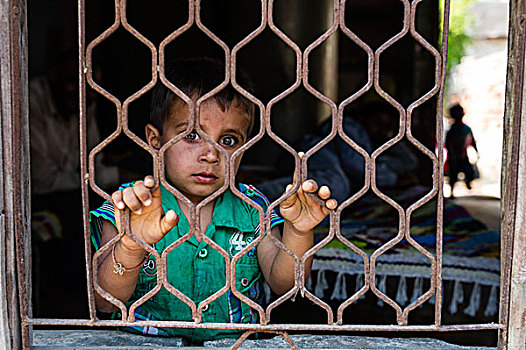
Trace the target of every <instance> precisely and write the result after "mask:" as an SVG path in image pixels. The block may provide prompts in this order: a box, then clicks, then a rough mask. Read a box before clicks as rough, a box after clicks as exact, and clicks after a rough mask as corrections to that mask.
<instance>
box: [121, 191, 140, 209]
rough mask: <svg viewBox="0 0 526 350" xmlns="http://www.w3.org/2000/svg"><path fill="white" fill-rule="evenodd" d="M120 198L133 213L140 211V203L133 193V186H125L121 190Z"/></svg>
mask: <svg viewBox="0 0 526 350" xmlns="http://www.w3.org/2000/svg"><path fill="white" fill-rule="evenodd" d="M122 198H123V200H124V203H125V204H126V205H127V206H128V208H130V210H131V211H133V212H134V213H135V214H140V213H142V204H141V202H140V201H139V199H138V198H137V196H136V195H135V192H134V191H133V188H131V187H126V188H125V189H124V190H122Z"/></svg>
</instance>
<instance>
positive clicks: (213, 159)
mask: <svg viewBox="0 0 526 350" xmlns="http://www.w3.org/2000/svg"><path fill="white" fill-rule="evenodd" d="M199 160H200V161H202V162H207V163H219V151H218V150H217V149H216V148H215V147H214V146H213V145H212V144H211V143H208V142H203V152H202V153H201V155H200V156H199Z"/></svg>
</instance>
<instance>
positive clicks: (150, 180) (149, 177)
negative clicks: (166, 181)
mask: <svg viewBox="0 0 526 350" xmlns="http://www.w3.org/2000/svg"><path fill="white" fill-rule="evenodd" d="M144 185H145V186H146V187H148V188H152V187H153V186H155V179H154V178H153V176H152V175H147V176H146V177H145V178H144Z"/></svg>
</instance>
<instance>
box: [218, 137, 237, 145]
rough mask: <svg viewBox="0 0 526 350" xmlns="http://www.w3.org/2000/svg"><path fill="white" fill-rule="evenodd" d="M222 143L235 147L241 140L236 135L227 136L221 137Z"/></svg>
mask: <svg viewBox="0 0 526 350" xmlns="http://www.w3.org/2000/svg"><path fill="white" fill-rule="evenodd" d="M221 143H222V144H223V145H225V146H228V147H233V146H235V145H237V144H238V143H239V140H238V139H237V137H235V136H225V137H223V138H222V139H221Z"/></svg>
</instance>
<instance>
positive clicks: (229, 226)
mask: <svg viewBox="0 0 526 350" xmlns="http://www.w3.org/2000/svg"><path fill="white" fill-rule="evenodd" d="M123 186H126V185H123ZM239 187H240V190H241V192H242V193H244V194H245V195H246V196H247V197H248V198H250V199H252V200H253V201H254V202H256V203H257V204H259V205H260V206H261V207H262V208H263V210H265V211H266V209H267V207H268V205H269V203H268V200H267V199H266V198H265V196H264V195H262V194H261V193H260V192H259V191H257V189H255V188H254V187H253V186H250V185H244V184H240V185H239ZM161 202H162V206H163V209H164V211H165V212H167V211H168V210H170V209H173V210H174V211H175V212H176V213H177V215H179V222H178V224H177V226H176V227H174V228H173V229H172V230H171V231H170V232H168V233H167V234H166V236H165V237H164V238H163V239H162V240H160V241H159V242H158V243H157V244H155V249H156V250H157V252H159V254H160V255H161V254H162V252H163V251H164V250H165V249H167V248H168V246H170V244H172V243H173V242H175V241H176V240H178V239H180V238H181V237H183V236H184V235H186V234H187V233H188V232H189V231H190V225H189V223H188V220H187V218H186V217H185V215H184V214H183V213H182V211H181V209H180V207H179V204H178V202H177V200H176V198H175V197H174V196H173V195H172V194H171V193H170V192H169V191H168V190H166V189H165V188H164V187H161ZM110 208H111V210H109V209H110ZM95 217H98V218H100V219H106V220H110V221H111V222H112V223H113V224H115V219H114V215H113V205H111V203H109V202H106V203H105V204H104V205H103V206H102V207H101V208H99V209H97V210H94V211H92V212H91V216H90V221H91V227H92V240H93V243H94V245H95V248H96V249H98V248H99V246H100V228H101V227H102V223H101V220H95ZM282 222H283V219H282V218H280V217H279V216H277V215H276V214H275V213H272V215H271V226H272V227H273V226H275V225H277V224H279V223H282ZM259 227H260V222H259V212H258V211H257V210H256V209H255V208H253V207H251V206H250V205H249V204H247V203H245V202H244V201H243V200H242V199H240V198H238V197H237V196H236V195H234V194H233V193H232V192H231V191H230V190H227V191H226V192H225V193H223V194H222V195H221V196H219V197H218V198H217V199H216V202H215V206H214V212H213V215H212V222H211V223H210V224H209V225H208V227H207V229H206V232H205V235H206V236H207V237H208V238H210V239H211V240H212V241H214V242H215V243H216V244H217V245H219V246H220V247H221V248H222V249H224V250H225V252H226V253H227V254H228V255H229V256H230V258H232V257H233V256H234V255H235V254H236V253H237V252H239V251H241V250H242V249H243V248H245V247H246V246H247V245H248V244H249V243H250V242H251V241H252V240H254V239H255V238H257V236H258V235H259ZM225 268H226V264H225V258H224V257H223V256H222V255H221V254H220V253H219V252H217V251H216V250H215V249H214V248H212V247H211V246H210V245H208V244H207V243H206V242H204V240H203V241H201V242H198V241H197V239H196V237H195V236H191V237H190V238H189V239H188V240H186V241H185V242H183V243H181V244H180V245H179V246H177V247H176V248H174V249H173V250H172V251H171V252H170V253H168V255H167V274H168V276H167V279H168V282H169V283H170V284H171V285H172V286H173V287H174V288H176V289H177V290H179V291H180V292H181V293H183V294H185V295H186V296H187V297H188V298H190V299H191V300H193V301H194V302H195V303H196V306H199V303H200V302H202V301H204V300H206V299H207V298H209V297H210V296H211V295H213V294H214V293H216V292H217V291H219V290H220V289H221V288H223V287H224V286H225V284H226V274H225V271H226V270H225ZM263 280H264V279H263V276H262V274H261V270H260V268H259V265H258V261H257V254H256V247H253V248H252V249H251V250H249V251H248V252H247V253H246V254H245V255H244V256H242V257H241V258H240V259H239V260H238V261H237V264H236V288H237V290H238V291H239V292H241V293H243V294H244V295H245V296H247V297H249V298H250V299H252V300H254V301H255V302H256V303H261V300H262V297H263V294H262V293H263V288H262V283H263ZM156 284H157V264H156V261H155V257H154V256H153V255H151V254H150V256H148V258H147V260H146V261H145V263H144V265H143V267H142V269H141V272H140V274H139V278H138V280H137V285H136V288H135V291H134V292H133V294H132V296H131V298H130V300H129V301H128V302H127V303H126V305H127V306H128V307H129V306H130V305H131V304H132V303H133V302H135V301H136V300H138V299H139V298H141V297H142V296H143V295H145V294H146V293H148V292H149V291H150V290H151V289H153V288H155V286H156ZM135 314H136V319H137V320H172V321H190V322H191V321H193V319H192V313H191V309H190V307H189V306H188V305H187V304H185V303H184V302H183V301H181V300H180V299H179V298H177V297H176V296H174V295H173V294H171V293H170V292H169V291H168V290H167V289H165V288H164V287H162V288H161V289H160V290H159V291H158V292H157V293H156V294H155V295H154V296H152V297H151V298H150V299H149V300H148V301H146V302H145V303H144V304H142V305H141V306H140V307H138V308H137V309H136V312H135ZM113 317H114V318H116V319H120V314H119V313H114V315H113ZM258 321H259V317H258V313H257V312H256V311H255V310H253V309H252V308H251V307H250V306H249V305H248V304H246V303H244V302H242V301H241V300H240V299H239V298H237V297H236V296H235V295H234V294H233V293H232V291H231V290H230V289H229V290H228V291H226V292H225V293H224V294H222V295H221V296H220V297H219V298H218V299H216V300H215V301H213V302H212V303H210V304H209V305H208V307H206V306H205V308H203V318H202V322H220V323H257V322H258ZM127 329H129V330H132V331H135V332H139V333H143V334H145V333H146V334H156V335H167V336H183V337H187V338H190V339H192V340H193V341H203V340H211V339H218V338H224V337H238V336H239V335H240V334H241V333H242V332H243V331H240V330H223V329H204V328H201V329H196V328H155V327H127Z"/></svg>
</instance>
